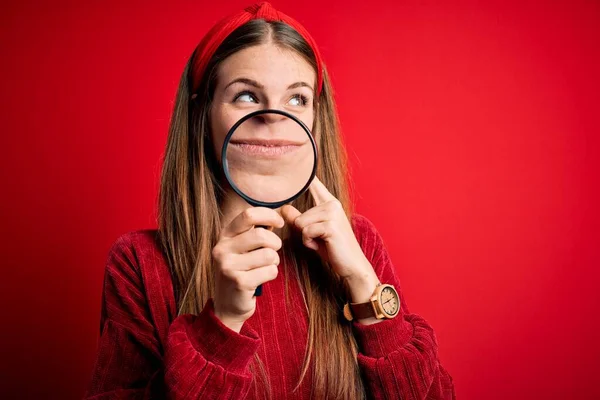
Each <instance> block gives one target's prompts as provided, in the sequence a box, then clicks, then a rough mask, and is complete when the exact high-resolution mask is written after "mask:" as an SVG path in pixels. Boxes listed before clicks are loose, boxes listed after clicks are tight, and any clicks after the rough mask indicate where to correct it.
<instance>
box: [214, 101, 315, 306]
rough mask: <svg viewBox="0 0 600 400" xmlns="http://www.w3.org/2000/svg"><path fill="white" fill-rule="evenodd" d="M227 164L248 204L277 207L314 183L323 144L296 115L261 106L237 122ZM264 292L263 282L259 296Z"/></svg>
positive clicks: (224, 155) (225, 154) (228, 141)
mask: <svg viewBox="0 0 600 400" xmlns="http://www.w3.org/2000/svg"><path fill="white" fill-rule="evenodd" d="M221 163H222V166H223V172H224V174H225V178H226V179H227V181H228V182H229V185H230V186H231V188H232V189H233V190H234V191H235V192H236V193H237V194H238V195H239V196H240V197H241V198H243V199H244V200H245V201H246V202H247V203H248V204H250V205H252V206H254V207H268V208H272V209H275V208H279V207H281V206H283V205H284V204H287V203H290V202H292V201H293V200H295V199H296V198H298V197H299V196H300V195H301V194H302V193H304V192H305V191H306V189H308V187H309V186H310V184H311V182H312V180H313V178H314V177H315V173H316V171H317V145H316V143H315V139H314V138H313V135H312V134H311V132H310V130H309V129H308V127H307V126H306V125H305V124H304V123H303V122H302V121H301V120H300V119H298V117H296V116H295V115H293V114H290V113H287V112H285V111H282V110H273V109H266V110H258V111H254V112H252V113H250V114H247V115H245V116H244V117H242V118H241V119H240V120H239V121H238V122H236V123H235V124H234V125H233V126H232V127H231V129H230V130H229V132H228V133H227V136H226V137H225V141H224V142H223V149H222V151H221ZM262 228H265V229H272V227H266V226H262ZM261 294H262V285H260V286H259V287H257V288H256V291H255V293H254V295H255V296H260V295H261Z"/></svg>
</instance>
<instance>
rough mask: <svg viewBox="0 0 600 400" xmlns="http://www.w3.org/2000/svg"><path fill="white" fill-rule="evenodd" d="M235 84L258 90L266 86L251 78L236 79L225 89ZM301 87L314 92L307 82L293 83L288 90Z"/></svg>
mask: <svg viewBox="0 0 600 400" xmlns="http://www.w3.org/2000/svg"><path fill="white" fill-rule="evenodd" d="M234 83H245V84H247V85H250V86H254V87H255V88H258V89H264V86H263V85H261V84H260V83H258V82H257V81H255V80H254V79H249V78H237V79H234V80H232V81H231V82H229V83H228V84H227V86H225V89H227V88H228V87H229V86H231V85H233V84H234ZM299 87H307V88H309V89H310V90H313V87H312V86H310V85H309V84H308V83H306V82H296V83H292V84H291V85H290V86H288V88H287V90H290V89H296V88H299Z"/></svg>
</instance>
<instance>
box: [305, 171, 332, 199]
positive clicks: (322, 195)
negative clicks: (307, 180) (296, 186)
mask: <svg viewBox="0 0 600 400" xmlns="http://www.w3.org/2000/svg"><path fill="white" fill-rule="evenodd" d="M308 190H309V191H310V194H311V195H312V197H313V199H314V201H315V204H316V205H320V204H323V203H325V202H328V201H331V200H335V196H334V195H332V194H331V193H330V192H329V190H327V188H326V187H325V185H323V183H322V182H321V181H320V180H319V178H317V177H316V176H315V178H314V179H313V181H312V183H311V184H310V186H309V187H308Z"/></svg>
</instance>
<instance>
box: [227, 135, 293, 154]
mask: <svg viewBox="0 0 600 400" xmlns="http://www.w3.org/2000/svg"><path fill="white" fill-rule="evenodd" d="M229 144H230V145H231V146H232V147H233V148H235V149H238V150H240V151H242V152H244V153H247V154H252V155H264V156H279V155H283V154H288V153H291V152H293V151H295V150H297V149H299V148H300V147H301V146H303V145H304V143H301V142H298V141H292V140H284V139H260V138H249V139H235V140H231V141H230V142H229Z"/></svg>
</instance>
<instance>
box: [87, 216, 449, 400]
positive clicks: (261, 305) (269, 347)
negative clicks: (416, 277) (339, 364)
mask: <svg viewBox="0 0 600 400" xmlns="http://www.w3.org/2000/svg"><path fill="white" fill-rule="evenodd" d="M352 225H353V229H354V232H355V235H356V237H357V239H358V241H359V243H360V245H361V247H362V249H363V251H364V253H365V255H366V256H367V258H368V259H369V260H370V262H371V264H372V265H373V268H374V269H375V272H376V273H377V276H378V277H379V278H380V281H381V282H383V283H390V284H392V285H394V286H395V287H396V289H398V291H399V292H400V298H401V311H400V313H399V315H398V316H397V317H396V318H394V319H391V320H384V321H382V322H380V323H377V324H373V325H362V324H360V323H358V322H356V321H354V322H353V323H352V324H353V330H354V334H355V336H356V339H357V343H358V345H359V349H360V353H359V355H358V363H359V366H360V368H361V371H362V373H363V374H362V375H363V380H364V384H365V386H366V391H367V393H368V396H369V398H373V399H425V398H427V399H454V398H455V394H454V387H453V383H452V378H451V377H450V375H449V374H448V373H447V372H446V371H445V370H444V369H443V368H442V366H441V365H440V363H439V360H438V357H437V341H436V337H435V334H434V332H433V330H432V328H431V327H430V326H429V325H428V324H427V322H426V321H425V320H424V319H423V318H421V317H419V316H417V315H415V314H410V313H409V311H408V308H407V306H406V303H405V302H404V297H403V296H402V292H401V291H400V283H399V282H398V279H397V277H396V274H395V269H394V266H393V265H392V263H391V261H390V258H389V257H388V253H387V252H386V250H385V247H384V245H383V241H382V239H381V236H380V235H379V234H378V233H377V231H376V230H375V228H374V226H373V225H372V224H371V222H369V220H367V219H366V218H364V217H361V216H355V217H354V218H353V219H352ZM280 268H285V261H284V262H283V263H282V264H281V266H280ZM289 276H290V277H291V276H293V275H292V274H290V275H289ZM284 279H285V278H284V274H283V273H280V274H279V275H278V277H277V278H276V279H275V280H274V281H271V282H267V283H266V284H265V285H264V287H263V295H262V297H260V298H259V299H258V301H257V305H256V312H255V313H254V315H253V316H252V317H251V318H250V319H248V320H247V321H246V323H245V324H244V325H243V327H242V330H241V331H240V333H237V332H234V331H232V330H231V329H229V328H228V327H226V326H225V325H224V324H222V323H221V322H220V320H219V319H217V318H216V317H215V315H214V312H213V311H214V309H213V304H212V301H211V300H209V301H208V302H207V303H206V305H205V307H204V309H203V310H202V312H201V313H200V314H199V315H180V316H177V315H176V306H175V299H174V295H173V285H172V281H171V276H170V272H169V268H168V266H167V263H166V261H165V258H164V256H163V253H162V252H161V250H160V248H159V246H158V242H157V238H156V231H155V230H140V231H135V232H130V233H128V234H125V235H123V236H121V237H120V238H119V239H118V240H117V241H116V242H115V243H114V245H113V246H112V248H111V250H110V252H109V256H108V261H107V264H106V272H105V280H104V290H103V298H102V314H101V330H100V333H101V336H100V342H99V347H98V353H97V359H96V364H95V366H94V371H93V377H92V381H91V383H90V386H89V389H88V392H87V394H86V398H88V399H117V398H118V399H149V398H169V399H217V398H218V399H235V400H238V399H253V398H254V387H253V385H254V384H255V383H254V380H253V377H252V374H251V372H250V368H249V364H250V362H251V360H252V359H253V355H254V354H255V353H258V355H259V357H260V358H261V360H262V362H263V363H264V365H265V368H266V371H267V374H268V375H269V379H270V384H271V389H272V393H273V398H274V399H310V398H311V386H312V385H311V379H310V378H311V374H307V376H306V377H305V380H304V381H303V384H302V385H301V387H300V389H299V390H297V391H296V392H292V389H293V388H294V386H295V384H296V383H297V381H298V377H299V373H300V370H301V367H302V364H303V357H304V350H305V347H306V340H307V320H308V317H307V313H306V310H305V309H304V307H303V306H302V305H303V301H302V299H301V293H300V289H299V286H298V282H297V281H295V279H289V295H290V296H291V300H292V301H291V302H290V307H291V309H286V308H287V306H286V302H285V301H281V299H282V298H284Z"/></svg>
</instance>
